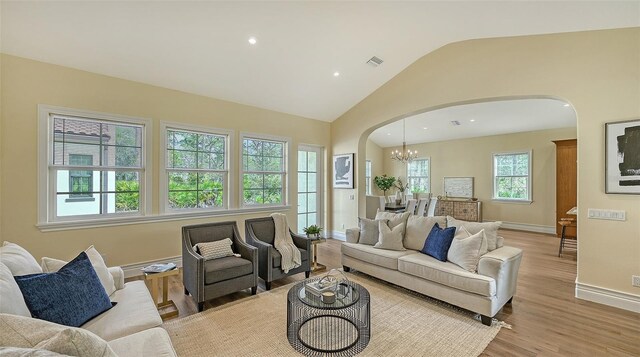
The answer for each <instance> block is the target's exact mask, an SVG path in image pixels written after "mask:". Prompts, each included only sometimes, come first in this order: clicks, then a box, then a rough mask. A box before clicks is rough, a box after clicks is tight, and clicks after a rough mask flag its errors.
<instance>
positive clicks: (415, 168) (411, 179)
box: [407, 159, 430, 193]
mask: <svg viewBox="0 0 640 357" xmlns="http://www.w3.org/2000/svg"><path fill="white" fill-rule="evenodd" d="M407 183H408V184H409V192H425V193H426V192H430V189H429V188H430V185H429V159H416V160H412V161H410V162H409V163H408V164H407Z"/></svg>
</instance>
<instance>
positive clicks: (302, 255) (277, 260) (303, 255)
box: [271, 248, 309, 268]
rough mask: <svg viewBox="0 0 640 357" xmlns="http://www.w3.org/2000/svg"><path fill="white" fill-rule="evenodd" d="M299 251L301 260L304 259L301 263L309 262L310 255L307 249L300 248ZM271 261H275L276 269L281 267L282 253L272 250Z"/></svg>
mask: <svg viewBox="0 0 640 357" xmlns="http://www.w3.org/2000/svg"><path fill="white" fill-rule="evenodd" d="M298 250H299V251H300V259H302V260H301V261H303V262H304V261H305V260H309V254H307V250H306V249H300V248H298ZM271 259H272V260H273V263H272V264H273V267H274V268H278V267H280V264H281V262H282V254H280V252H278V250H277V249H275V248H274V249H271Z"/></svg>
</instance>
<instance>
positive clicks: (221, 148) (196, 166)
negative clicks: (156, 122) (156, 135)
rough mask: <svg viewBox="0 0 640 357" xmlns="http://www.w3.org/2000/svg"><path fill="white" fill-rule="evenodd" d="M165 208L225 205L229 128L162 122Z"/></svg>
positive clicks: (218, 207) (201, 208) (181, 208)
mask: <svg viewBox="0 0 640 357" xmlns="http://www.w3.org/2000/svg"><path fill="white" fill-rule="evenodd" d="M162 131H163V137H164V138H165V142H164V143H165V145H164V150H163V151H164V152H163V155H164V164H165V165H164V168H165V172H164V173H163V180H162V183H161V184H162V185H163V187H162V190H164V193H165V195H164V197H165V198H166V199H165V200H164V205H165V206H164V210H165V211H173V212H180V211H187V210H214V209H223V208H227V207H228V191H229V190H228V181H229V180H228V175H229V168H228V167H229V166H228V165H229V164H228V162H229V159H228V157H227V153H228V147H229V140H230V139H229V137H230V135H229V132H226V131H222V130H215V129H214V130H209V129H206V128H199V127H198V128H195V127H186V126H182V125H177V124H176V125H167V124H163V125H162Z"/></svg>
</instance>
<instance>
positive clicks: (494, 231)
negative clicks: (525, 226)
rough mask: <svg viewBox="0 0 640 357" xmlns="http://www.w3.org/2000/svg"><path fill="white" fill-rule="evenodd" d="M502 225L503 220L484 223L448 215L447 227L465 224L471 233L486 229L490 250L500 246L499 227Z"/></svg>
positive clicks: (457, 226)
mask: <svg viewBox="0 0 640 357" xmlns="http://www.w3.org/2000/svg"><path fill="white" fill-rule="evenodd" d="M501 225H502V222H501V221H496V222H483V223H479V222H467V221H461V220H458V219H455V218H453V217H451V216H447V227H456V228H459V227H462V226H464V228H466V229H467V231H469V233H471V234H476V233H478V232H480V231H481V230H483V229H484V234H486V235H487V248H488V249H489V251H492V250H495V249H496V248H497V247H498V229H499V228H500V226H501Z"/></svg>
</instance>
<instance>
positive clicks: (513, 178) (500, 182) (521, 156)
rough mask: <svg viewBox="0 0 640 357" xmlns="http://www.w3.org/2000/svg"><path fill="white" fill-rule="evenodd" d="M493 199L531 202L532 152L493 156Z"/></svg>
mask: <svg viewBox="0 0 640 357" xmlns="http://www.w3.org/2000/svg"><path fill="white" fill-rule="evenodd" d="M493 199H494V200H506V201H524V202H531V151H526V152H510V153H500V154H494V155H493Z"/></svg>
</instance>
